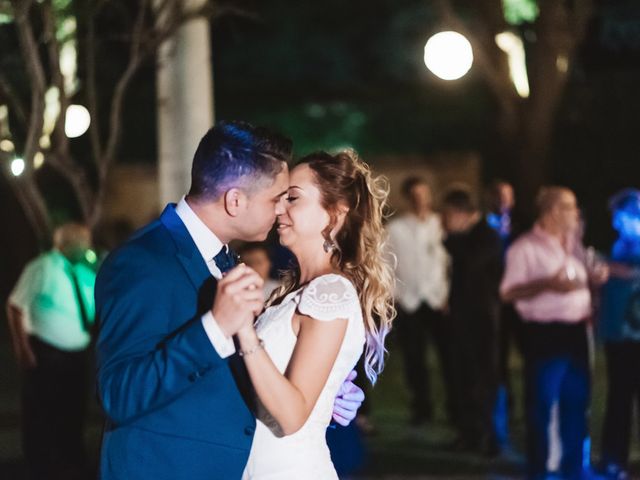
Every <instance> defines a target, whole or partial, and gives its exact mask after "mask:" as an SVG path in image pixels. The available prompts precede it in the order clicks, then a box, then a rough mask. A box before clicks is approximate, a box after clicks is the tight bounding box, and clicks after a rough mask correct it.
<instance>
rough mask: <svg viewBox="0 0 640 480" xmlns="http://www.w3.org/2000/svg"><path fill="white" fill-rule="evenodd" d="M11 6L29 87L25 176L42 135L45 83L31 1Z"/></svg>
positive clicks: (24, 155)
mask: <svg viewBox="0 0 640 480" xmlns="http://www.w3.org/2000/svg"><path fill="white" fill-rule="evenodd" d="M12 5H13V6H14V10H15V22H16V27H17V31H18V40H19V42H20V48H21V50H22V54H23V58H24V59H25V61H26V67H27V73H28V76H29V83H30V86H31V113H30V116H29V127H28V133H27V140H26V142H25V146H24V153H23V158H24V161H25V164H26V165H25V170H26V171H25V174H26V175H30V174H31V173H32V170H33V157H34V156H35V154H36V152H37V151H38V148H39V141H40V136H41V135H42V125H43V115H44V94H45V91H46V81H45V75H44V69H43V67H42V61H41V59H40V54H39V52H38V45H37V43H36V40H35V37H34V35H33V29H32V27H31V23H30V19H29V7H30V6H31V1H30V0H13V1H12Z"/></svg>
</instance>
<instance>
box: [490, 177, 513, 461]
mask: <svg viewBox="0 0 640 480" xmlns="http://www.w3.org/2000/svg"><path fill="white" fill-rule="evenodd" d="M486 202H487V213H486V220H487V223H488V224H489V226H490V227H491V228H493V229H494V230H495V231H496V233H497V234H498V235H499V236H500V241H501V243H502V254H503V259H504V256H505V255H506V252H507V249H508V248H509V246H510V245H511V243H512V242H513V240H514V238H515V236H516V235H517V230H516V228H515V226H514V224H513V218H512V212H513V209H514V207H515V194H514V191H513V187H512V185H511V184H510V183H508V182H506V181H504V180H495V181H493V182H492V183H491V184H490V185H489V188H488V189H487V192H486ZM520 324H521V322H520V318H519V317H518V313H517V312H516V310H515V308H514V307H513V304H512V303H506V302H502V305H501V308H500V323H499V325H498V391H497V395H496V405H495V409H494V413H493V415H494V428H495V432H496V440H497V442H498V445H499V446H500V448H501V450H503V451H505V452H506V451H508V450H511V449H512V447H511V444H510V441H509V440H510V438H509V420H510V417H511V415H510V412H512V411H513V407H514V401H513V387H512V385H511V381H510V379H509V359H510V358H509V357H510V354H511V351H512V347H513V346H514V345H515V346H516V347H517V349H518V351H519V352H521V351H522V349H521V332H520V330H521V329H520Z"/></svg>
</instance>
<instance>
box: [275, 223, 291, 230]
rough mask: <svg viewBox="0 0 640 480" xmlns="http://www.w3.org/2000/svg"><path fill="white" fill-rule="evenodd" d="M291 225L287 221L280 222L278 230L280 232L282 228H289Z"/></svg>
mask: <svg viewBox="0 0 640 480" xmlns="http://www.w3.org/2000/svg"><path fill="white" fill-rule="evenodd" d="M290 226H291V225H287V224H286V223H279V224H278V226H277V227H276V230H277V231H278V232H281V231H282V230H284V229H286V228H289V227H290Z"/></svg>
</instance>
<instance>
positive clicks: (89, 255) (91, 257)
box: [84, 250, 98, 263]
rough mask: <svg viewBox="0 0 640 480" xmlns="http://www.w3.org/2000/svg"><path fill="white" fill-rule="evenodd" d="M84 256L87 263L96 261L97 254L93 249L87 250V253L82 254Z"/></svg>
mask: <svg viewBox="0 0 640 480" xmlns="http://www.w3.org/2000/svg"><path fill="white" fill-rule="evenodd" d="M84 258H85V259H86V260H87V262H89V263H96V262H97V261H98V255H96V252H94V251H93V250H87V253H85V254H84Z"/></svg>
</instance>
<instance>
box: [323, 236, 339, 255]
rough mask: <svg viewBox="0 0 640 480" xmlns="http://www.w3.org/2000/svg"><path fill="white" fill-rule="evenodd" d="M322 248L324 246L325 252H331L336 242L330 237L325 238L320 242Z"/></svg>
mask: <svg viewBox="0 0 640 480" xmlns="http://www.w3.org/2000/svg"><path fill="white" fill-rule="evenodd" d="M322 248H324V251H325V252H327V253H329V252H332V251H333V250H335V248H336V242H334V241H333V240H331V239H327V240H325V241H324V243H323V244H322Z"/></svg>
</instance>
